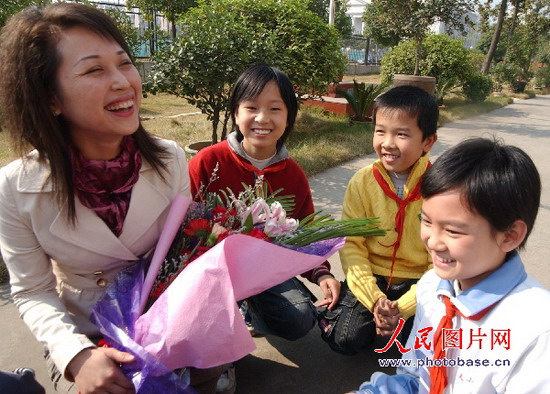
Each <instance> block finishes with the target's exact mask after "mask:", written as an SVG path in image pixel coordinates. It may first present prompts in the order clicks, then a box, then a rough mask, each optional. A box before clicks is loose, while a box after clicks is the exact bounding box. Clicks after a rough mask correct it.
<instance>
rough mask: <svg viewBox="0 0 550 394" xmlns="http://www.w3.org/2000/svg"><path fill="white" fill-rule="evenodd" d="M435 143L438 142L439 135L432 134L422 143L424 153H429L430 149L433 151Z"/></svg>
mask: <svg viewBox="0 0 550 394" xmlns="http://www.w3.org/2000/svg"><path fill="white" fill-rule="evenodd" d="M435 141H437V134H432V135H430V136H429V137H427V138H426V139H425V140H424V141H422V144H423V147H422V150H423V152H424V153H428V152H429V151H430V149H432V146H434V144H435Z"/></svg>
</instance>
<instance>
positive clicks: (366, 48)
mask: <svg viewBox="0 0 550 394" xmlns="http://www.w3.org/2000/svg"><path fill="white" fill-rule="evenodd" d="M369 52H370V37H369V38H367V42H366V44H365V65H367V64H369Z"/></svg>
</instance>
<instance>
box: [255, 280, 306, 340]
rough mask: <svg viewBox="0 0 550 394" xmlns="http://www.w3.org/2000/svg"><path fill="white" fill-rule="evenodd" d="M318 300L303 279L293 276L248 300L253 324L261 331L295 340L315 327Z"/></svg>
mask: <svg viewBox="0 0 550 394" xmlns="http://www.w3.org/2000/svg"><path fill="white" fill-rule="evenodd" d="M314 299H315V297H314V296H313V294H312V293H311V292H310V291H309V290H308V288H307V287H305V286H304V284H303V283H302V282H300V281H299V280H298V279H296V278H292V279H289V280H287V281H285V282H283V283H281V284H279V285H277V286H274V287H272V288H270V289H267V290H265V291H264V292H262V293H260V294H257V295H255V296H252V297H250V298H248V299H247V302H248V307H249V312H250V317H251V320H252V322H251V323H252V325H253V326H254V329H255V330H256V331H257V332H260V333H262V334H271V335H275V336H278V337H281V338H284V339H287V340H289V341H295V340H297V339H300V338H302V337H304V336H305V335H306V334H307V333H308V332H309V331H310V330H311V329H312V328H313V327H314V326H315V323H316V321H317V311H316V309H315V306H314V305H313V303H312V300H314Z"/></svg>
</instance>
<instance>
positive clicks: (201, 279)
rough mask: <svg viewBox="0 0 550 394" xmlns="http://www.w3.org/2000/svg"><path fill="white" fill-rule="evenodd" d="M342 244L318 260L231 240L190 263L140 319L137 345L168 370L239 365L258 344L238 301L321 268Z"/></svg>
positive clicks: (237, 238)
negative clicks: (238, 361) (239, 360)
mask: <svg viewBox="0 0 550 394" xmlns="http://www.w3.org/2000/svg"><path fill="white" fill-rule="evenodd" d="M173 205H176V204H173ZM186 209H187V208H186ZM180 222H181V221H180ZM343 244H344V241H343V240H342V241H341V242H340V243H339V244H338V245H336V246H335V247H334V248H333V249H332V250H331V251H330V252H329V253H327V254H326V255H324V256H316V255H310V254H304V253H299V252H295V251H293V250H290V249H286V248H283V247H280V246H277V245H274V244H271V243H269V242H266V241H262V240H259V239H256V238H253V237H250V236H247V235H240V234H238V235H231V236H230V237H228V238H226V239H225V240H224V241H222V242H221V243H220V244H218V245H216V246H215V247H213V248H212V249H210V250H209V251H208V252H206V253H205V254H204V255H202V256H200V257H199V258H198V259H196V260H195V261H193V262H192V263H191V264H189V266H187V267H186V268H185V269H184V270H183V271H182V272H181V273H180V274H179V276H178V277H177V278H176V279H175V280H174V282H173V283H172V284H171V285H170V286H169V287H168V289H167V290H166V291H165V292H164V293H163V294H162V295H161V296H160V298H159V299H157V301H156V302H155V303H154V304H153V306H152V307H151V308H150V309H149V310H148V311H147V313H145V314H144V315H142V316H140V317H139V319H138V320H137V322H136V325H135V340H136V342H138V343H140V344H141V345H142V346H143V347H144V348H145V349H146V350H147V351H148V352H150V353H151V354H153V355H154V356H156V357H157V358H158V359H159V360H160V361H161V362H162V363H163V364H164V365H166V366H167V367H168V368H170V369H176V368H182V367H188V366H193V367H197V368H209V367H213V366H216V365H221V364H225V363H228V362H233V361H235V360H238V359H240V358H242V357H244V356H246V355H247V354H248V353H250V352H252V351H253V350H254V349H255V345H254V341H253V340H252V338H251V336H250V333H249V332H248V330H247V328H246V325H245V323H244V321H243V318H242V317H241V314H240V312H239V309H238V307H237V301H240V300H243V299H245V298H247V297H250V296H252V295H254V294H258V293H261V292H262V291H264V290H266V289H269V288H270V287H273V286H275V285H277V284H279V283H282V282H283V281H285V280H287V279H290V278H292V277H294V276H296V275H299V274H301V273H303V272H306V271H308V270H310V269H313V268H315V267H317V266H319V265H320V264H321V263H322V262H323V261H325V260H326V259H327V258H328V257H330V256H331V255H332V254H334V253H335V252H336V251H337V250H338V249H340V248H341V247H342V246H343ZM163 258H164V256H163ZM155 272H156V271H155ZM149 289H150V287H149ZM145 294H148V292H147V293H145Z"/></svg>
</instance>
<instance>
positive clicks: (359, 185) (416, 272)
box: [340, 154, 431, 319]
mask: <svg viewBox="0 0 550 394" xmlns="http://www.w3.org/2000/svg"><path fill="white" fill-rule="evenodd" d="M428 161H429V157H428V154H426V155H424V156H422V157H421V158H420V159H419V160H418V161H417V162H416V163H415V165H414V166H413V168H412V170H411V172H410V174H409V177H408V178H407V182H406V184H405V191H404V197H405V198H406V197H407V196H408V195H409V193H410V192H412V190H413V189H414V187H415V186H416V184H417V182H418V180H419V179H420V178H421V177H422V175H423V174H424V171H426V167H427V165H428ZM373 166H376V167H377V168H378V170H379V171H380V174H381V175H382V176H383V177H384V179H386V181H387V182H388V184H389V185H390V187H391V189H392V190H393V191H394V192H395V188H394V186H393V183H392V181H391V180H390V178H389V175H388V172H387V171H386V169H385V168H384V167H383V165H382V163H381V162H380V160H377V161H376V162H374V163H373V164H372V165H370V166H367V167H364V168H362V169H361V170H359V171H357V173H355V175H353V177H352V178H351V180H350V181H349V183H348V187H347V189H346V194H345V197H344V205H343V212H342V218H343V219H350V218H362V217H373V216H376V217H379V218H380V227H381V228H383V229H386V230H389V231H388V232H387V234H386V235H385V236H384V237H368V238H365V237H348V238H347V239H346V244H345V245H344V247H343V248H342V249H341V250H340V259H341V261H342V268H343V269H344V273H345V275H346V280H347V282H348V286H349V288H350V290H351V291H352V292H353V294H354V295H355V297H357V299H358V300H359V301H360V302H361V303H362V304H363V305H365V307H367V308H368V309H369V310H370V311H372V310H373V307H374V304H376V302H377V301H378V300H379V299H380V298H382V297H385V295H384V293H383V292H382V290H381V289H380V288H378V286H377V284H376V278H375V277H374V275H375V274H376V275H382V276H385V277H386V279H387V278H389V276H390V268H391V264H392V253H393V247H386V246H384V245H392V244H393V243H394V242H395V240H396V238H397V232H396V231H395V215H396V213H397V210H398V205H397V203H396V202H395V201H394V200H392V199H390V198H389V197H387V196H386V195H385V193H384V191H383V190H382V188H381V187H380V186H379V185H378V183H377V182H376V179H374V175H373V173H372V167H373ZM421 206H422V199H419V200H417V201H414V202H411V203H409V205H407V208H406V211H405V223H404V226H403V235H402V238H401V244H400V247H399V249H398V251H397V256H396V261H395V265H394V269H393V280H392V282H393V283H399V282H402V281H403V280H405V279H418V278H420V277H421V276H422V275H423V274H424V272H426V271H427V270H428V269H429V268H430V267H431V258H430V256H429V255H428V253H427V252H426V249H425V247H424V244H423V243H422V241H421V239H420V219H419V214H420V209H421ZM397 304H398V308H399V311H400V312H401V313H402V314H403V317H404V318H405V319H408V318H409V317H411V316H412V315H414V313H415V309H416V285H413V286H411V289H410V290H409V291H408V292H407V293H405V294H403V296H401V297H400V298H399V299H398V300H397Z"/></svg>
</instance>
